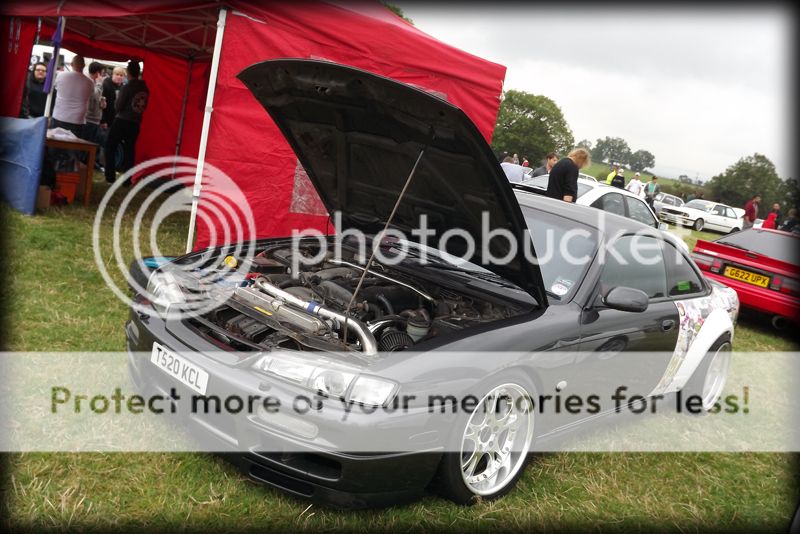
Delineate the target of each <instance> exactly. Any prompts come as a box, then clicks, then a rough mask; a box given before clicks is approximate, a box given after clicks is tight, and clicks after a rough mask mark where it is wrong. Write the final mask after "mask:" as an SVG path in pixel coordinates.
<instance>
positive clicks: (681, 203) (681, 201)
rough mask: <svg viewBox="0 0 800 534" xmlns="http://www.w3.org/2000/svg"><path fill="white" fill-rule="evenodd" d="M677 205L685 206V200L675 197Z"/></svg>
mask: <svg viewBox="0 0 800 534" xmlns="http://www.w3.org/2000/svg"><path fill="white" fill-rule="evenodd" d="M675 205H676V206H683V200H681V199H679V198H678V197H675Z"/></svg>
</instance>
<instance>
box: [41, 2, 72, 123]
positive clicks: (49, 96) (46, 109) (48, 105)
mask: <svg viewBox="0 0 800 534" xmlns="http://www.w3.org/2000/svg"><path fill="white" fill-rule="evenodd" d="M66 28H67V17H61V35H60V36H59V38H58V46H57V47H53V56H54V57H55V60H54V61H53V73H52V76H53V78H52V81H51V82H50V88H49V89H50V90H49V91H48V92H47V100H45V102H44V116H45V119H47V122H48V123H49V122H50V116H51V115H52V114H53V107H52V105H51V104H52V103H53V86H54V85H55V84H56V72H57V71H58V53H59V52H60V51H61V39H63V38H64V30H65V29H66ZM49 127H50V126H49V124H48V128H49Z"/></svg>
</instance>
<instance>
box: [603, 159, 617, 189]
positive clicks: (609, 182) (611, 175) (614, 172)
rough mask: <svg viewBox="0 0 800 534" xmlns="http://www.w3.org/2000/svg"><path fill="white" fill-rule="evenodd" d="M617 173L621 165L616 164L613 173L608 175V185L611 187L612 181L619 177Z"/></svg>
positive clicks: (612, 169)
mask: <svg viewBox="0 0 800 534" xmlns="http://www.w3.org/2000/svg"><path fill="white" fill-rule="evenodd" d="M617 171H619V164H618V163H614V165H613V166H612V168H611V172H610V173H608V176H606V183H607V184H608V185H611V180H613V179H614V177H615V176H616V175H617Z"/></svg>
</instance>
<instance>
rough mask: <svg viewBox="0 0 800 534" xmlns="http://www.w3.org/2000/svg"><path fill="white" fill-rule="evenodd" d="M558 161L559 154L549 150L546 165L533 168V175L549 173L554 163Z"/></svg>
mask: <svg viewBox="0 0 800 534" xmlns="http://www.w3.org/2000/svg"><path fill="white" fill-rule="evenodd" d="M557 162H558V154H556V153H555V152H549V153H548V154H547V156H545V161H544V165H542V166H541V167H536V168H535V169H534V170H533V174H532V175H531V176H541V175H543V174H549V173H550V170H551V169H552V168H553V165H555V164H556V163H557Z"/></svg>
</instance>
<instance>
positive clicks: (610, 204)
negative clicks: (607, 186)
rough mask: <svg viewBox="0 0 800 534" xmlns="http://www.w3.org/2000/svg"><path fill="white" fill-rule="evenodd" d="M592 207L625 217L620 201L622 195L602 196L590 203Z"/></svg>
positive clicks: (608, 194)
mask: <svg viewBox="0 0 800 534" xmlns="http://www.w3.org/2000/svg"><path fill="white" fill-rule="evenodd" d="M592 207H593V208H598V209H601V210H603V211H607V212H609V213H615V214H617V215H622V216H623V217H625V204H624V202H623V200H622V195H620V194H619V193H607V194H605V195H603V196H602V197H600V198H598V199H597V200H595V201H594V202H592Z"/></svg>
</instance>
